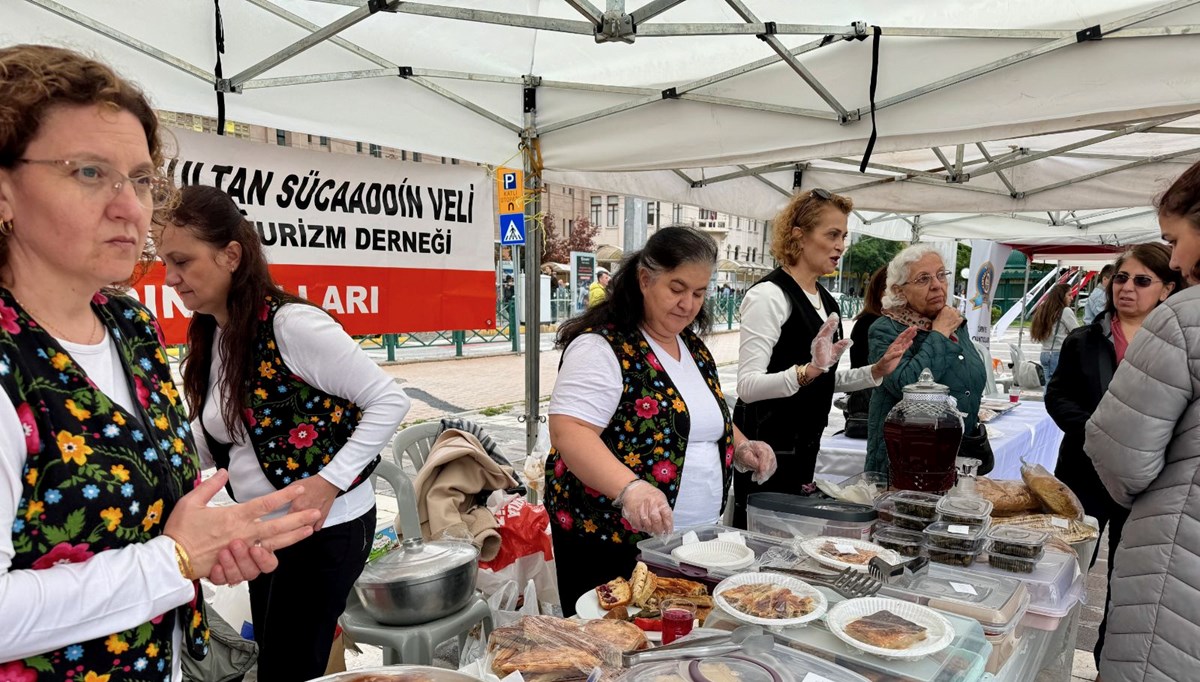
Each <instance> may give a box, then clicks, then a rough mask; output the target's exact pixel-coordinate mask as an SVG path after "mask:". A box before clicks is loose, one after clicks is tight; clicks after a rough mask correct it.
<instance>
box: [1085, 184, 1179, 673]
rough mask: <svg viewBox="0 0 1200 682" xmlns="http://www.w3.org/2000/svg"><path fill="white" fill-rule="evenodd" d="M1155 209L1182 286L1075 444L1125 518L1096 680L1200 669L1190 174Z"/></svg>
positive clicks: (1150, 319) (1150, 320)
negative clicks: (1081, 439)
mask: <svg viewBox="0 0 1200 682" xmlns="http://www.w3.org/2000/svg"><path fill="white" fill-rule="evenodd" d="M1155 204H1156V206H1155V208H1157V209H1158V224H1159V227H1160V229H1161V230H1162V238H1163V240H1164V241H1165V242H1167V244H1169V245H1170V247H1171V268H1172V269H1173V270H1175V271H1177V272H1180V273H1182V274H1183V276H1184V278H1186V280H1187V282H1188V284H1189V285H1191V286H1189V288H1188V289H1187V290H1186V291H1184V292H1182V293H1180V294H1177V295H1175V296H1172V297H1170V298H1168V299H1167V300H1166V301H1165V302H1163V303H1162V304H1160V305H1159V306H1158V307H1157V308H1156V309H1155V310H1154V312H1152V313H1150V314H1149V315H1148V316H1147V317H1146V319H1145V320H1144V321H1143V322H1142V325H1141V328H1140V330H1139V331H1138V332H1137V335H1136V337H1134V338H1132V339H1129V347H1128V349H1127V350H1126V351H1125V359H1124V361H1122V362H1121V363H1120V365H1119V366H1118V367H1117V371H1116V373H1115V374H1114V375H1113V380H1112V383H1111V384H1109V387H1108V393H1106V394H1105V395H1104V397H1103V398H1102V399H1101V400H1100V404H1099V405H1098V406H1097V407H1096V411H1095V412H1094V413H1093V414H1092V417H1091V419H1089V420H1088V423H1087V426H1086V427H1085V436H1084V445H1083V449H1084V451H1085V452H1087V454H1088V457H1090V458H1091V460H1092V464H1093V465H1095V467H1096V473H1097V474H1099V476H1100V481H1101V482H1102V483H1104V487H1105V489H1107V490H1108V494H1109V495H1111V496H1112V499H1113V500H1114V501H1115V502H1116V503H1117V504H1119V505H1121V506H1122V507H1126V508H1128V509H1129V518H1128V520H1127V521H1126V522H1125V532H1124V533H1122V534H1121V543H1120V546H1119V547H1118V549H1117V556H1116V561H1115V564H1116V565H1115V566H1114V567H1113V575H1112V580H1111V581H1110V582H1109V586H1108V589H1109V591H1110V593H1111V594H1112V606H1111V608H1109V610H1108V630H1107V633H1106V635H1105V642H1104V649H1103V651H1102V652H1101V656H1100V677H1098V678H1097V679H1101V678H1103V679H1104V681H1105V682H1135V681H1136V682H1145V681H1147V680H1193V679H1196V675H1197V670H1200V653H1198V652H1197V649H1196V648H1195V642H1196V640H1197V638H1200V599H1197V598H1196V588H1195V584H1196V576H1198V575H1200V533H1197V528H1200V428H1197V424H1200V363H1197V360H1196V359H1197V358H1200V287H1196V286H1195V285H1196V283H1197V282H1198V281H1200V164H1196V165H1193V166H1192V167H1191V168H1188V169H1187V170H1186V171H1184V173H1183V175H1181V176H1180V177H1179V178H1178V179H1177V180H1176V181H1175V182H1174V183H1173V184H1172V185H1171V186H1170V187H1169V188H1168V189H1167V191H1166V192H1165V193H1164V194H1163V195H1162V196H1161V197H1159V198H1158V199H1157V201H1156V202H1155ZM1134 284H1135V286H1136V284H1137V283H1136V281H1135V282H1134ZM1151 284H1152V285H1153V284H1157V283H1154V282H1152V283H1151ZM1113 293H1114V295H1117V294H1116V291H1115V290H1114V292H1113Z"/></svg>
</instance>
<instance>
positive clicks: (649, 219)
mask: <svg viewBox="0 0 1200 682" xmlns="http://www.w3.org/2000/svg"><path fill="white" fill-rule="evenodd" d="M657 215H658V202H657V201H647V202H646V224H647V225H653V224H654V223H655V217H656V216H657Z"/></svg>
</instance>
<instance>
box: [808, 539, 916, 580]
mask: <svg viewBox="0 0 1200 682" xmlns="http://www.w3.org/2000/svg"><path fill="white" fill-rule="evenodd" d="M826 542H831V543H833V544H835V545H849V546H850V547H853V548H855V549H859V550H867V551H870V552H874V553H875V555H876V556H878V557H879V558H881V559H883V560H884V561H886V562H888V563H889V564H898V563H900V562H901V558H900V555H899V554H897V553H896V552H893V551H892V550H890V549H884V548H883V547H880V546H879V545H877V544H875V543H873V542H867V541H866V540H858V539H856V538H837V537H831V536H821V537H816V538H809V539H807V540H800V541H798V544H799V546H800V552H802V553H804V554H807V555H808V556H810V557H812V558H813V559H816V560H817V561H819V562H821V563H822V564H825V565H826V566H829V567H831V568H836V569H839V570H840V569H843V568H853V569H854V570H856V571H858V572H860V573H866V572H867V564H866V563H865V562H864V563H862V564H852V563H849V562H846V561H841V560H838V559H835V558H833V557H830V556H825V554H824V553H822V552H821V547H822V546H824V544H825V543H826Z"/></svg>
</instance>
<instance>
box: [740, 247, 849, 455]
mask: <svg viewBox="0 0 1200 682" xmlns="http://www.w3.org/2000/svg"><path fill="white" fill-rule="evenodd" d="M763 282H771V283H773V284H775V285H776V286H778V287H779V288H780V289H782V290H783V293H784V294H785V295H786V296H787V297H788V300H789V301H790V302H791V304H792V314H791V316H790V317H788V319H787V320H786V321H785V322H784V323H783V327H782V328H781V329H780V334H779V341H777V342H776V343H775V348H774V349H773V350H772V351H771V360H770V362H768V363H767V373H769V374H773V373H775V372H781V371H783V370H786V369H789V368H792V367H794V366H796V365H803V364H804V363H806V362H809V361H811V360H812V341H813V339H814V338H816V336H817V332H818V331H819V330H820V329H821V325H822V324H824V323H825V319H824V318H822V317H821V316H820V315H819V314H818V313H817V311H816V309H815V308H813V305H812V303H811V302H810V301H809V300H808V297H807V296H806V295H805V294H804V290H803V289H801V288H800V285H799V284H796V280H794V279H792V276H791V275H789V274H787V273H786V272H784V271H783V269H782V268H775V269H774V270H772V271H771V272H770V274H768V275H767V276H766V277H763V278H762V279H760V280H759V281H758V282H756V283H755V284H754V286H758V285H759V284H762V283H763ZM817 291H818V293H819V294H820V296H821V302H822V304H824V306H825V308H826V309H827V310H828V311H829V312H833V313H836V312H838V304H837V301H835V300H833V297H832V296H830V295H829V292H828V291H825V288H824V287H822V286H821V285H820V284H818V285H817ZM841 338H842V326H841V324H840V323H839V324H838V328H837V331H835V332H834V336H833V340H834V341H837V340H839V339H841ZM835 372H836V369H830V370H829V371H828V372H825V373H824V374H822V375H821V376H819V377H817V378H816V379H815V380H814V381H813V382H812V383H811V384H809V385H807V386H804V387H802V388H801V389H800V390H799V391H797V392H796V393H795V394H794V395H790V396H788V397H786V398H772V399H770V400H760V401H758V402H755V403H747V402H745V401H743V400H742V399H741V398H738V401H737V406H736V407H735V408H734V412H733V422H734V424H737V427H738V428H739V429H741V431H742V433H743V434H745V435H746V437H747V438H750V439H752V440H762V441H766V442H767V443H770V444H771V447H772V448H774V449H775V453H776V454H779V455H785V456H786V455H790V454H793V453H808V452H812V453H814V454H815V452H816V450H817V449H819V447H820V443H821V432H822V431H824V430H825V426H826V425H827V424H828V423H829V410H830V408H831V407H832V405H833V386H834V373H835Z"/></svg>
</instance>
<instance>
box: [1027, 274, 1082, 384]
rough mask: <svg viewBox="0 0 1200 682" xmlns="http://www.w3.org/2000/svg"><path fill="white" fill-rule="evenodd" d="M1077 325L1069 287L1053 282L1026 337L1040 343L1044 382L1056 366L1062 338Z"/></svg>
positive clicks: (1051, 374) (1052, 373) (1034, 316)
mask: <svg viewBox="0 0 1200 682" xmlns="http://www.w3.org/2000/svg"><path fill="white" fill-rule="evenodd" d="M1078 327H1079V320H1078V319H1077V318H1076V317H1075V311H1074V310H1072V309H1071V286H1070V285H1069V284H1055V285H1054V286H1052V287H1050V291H1049V292H1047V293H1046V297H1045V298H1043V299H1042V303H1041V305H1039V306H1038V309H1037V311H1036V312H1034V314H1033V321H1032V322H1031V323H1030V325H1029V338H1031V339H1033V340H1034V341H1040V342H1041V344H1042V356H1041V360H1042V370H1043V371H1044V373H1045V380H1046V383H1047V384H1048V383H1049V382H1050V379H1051V377H1053V376H1054V370H1055V369H1057V368H1058V358H1059V353H1060V352H1061V351H1062V344H1063V341H1065V340H1066V339H1067V334H1070V333H1071V331H1072V330H1074V329H1077V328H1078Z"/></svg>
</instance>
